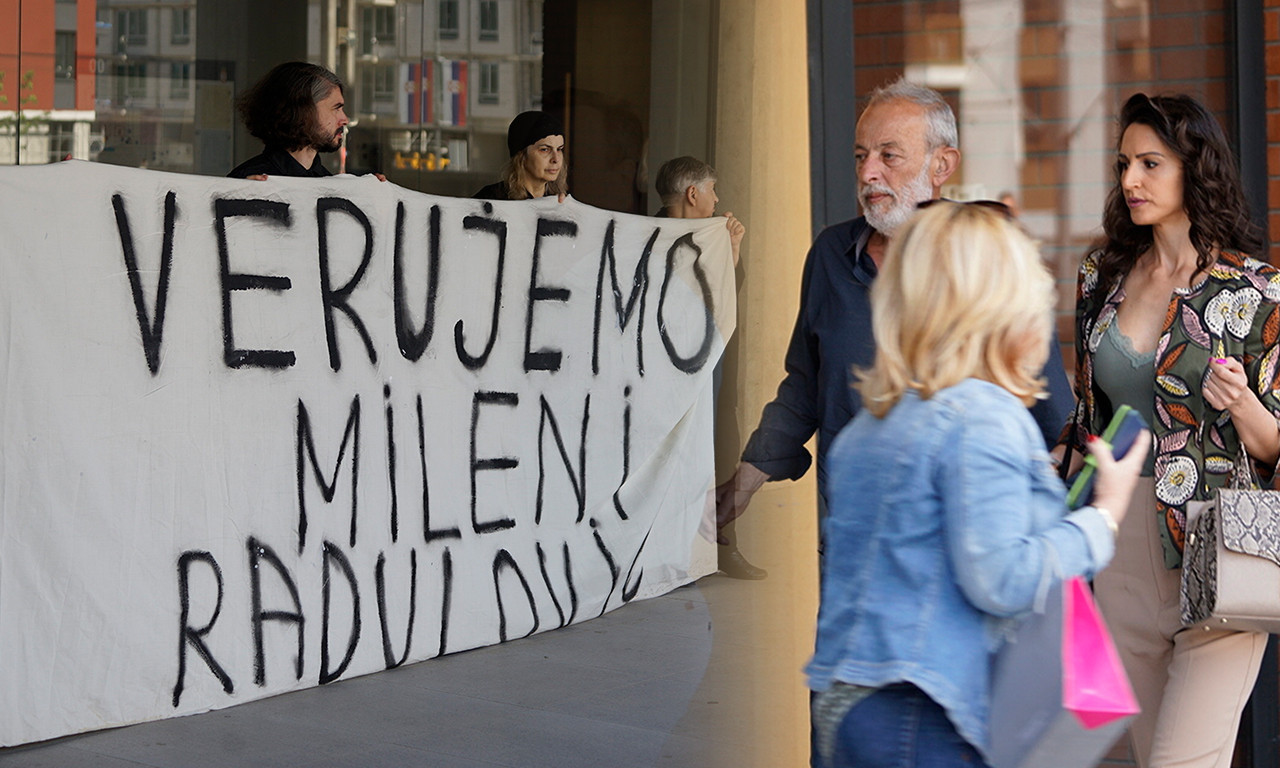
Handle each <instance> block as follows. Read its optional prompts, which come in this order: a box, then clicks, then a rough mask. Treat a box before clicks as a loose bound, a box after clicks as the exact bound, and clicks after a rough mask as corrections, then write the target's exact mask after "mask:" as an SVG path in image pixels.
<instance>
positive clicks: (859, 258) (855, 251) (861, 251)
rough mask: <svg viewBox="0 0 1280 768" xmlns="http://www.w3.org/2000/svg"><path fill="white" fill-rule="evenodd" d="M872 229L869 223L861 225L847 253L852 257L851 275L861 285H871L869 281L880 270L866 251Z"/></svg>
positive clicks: (873, 278)
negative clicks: (860, 229)
mask: <svg viewBox="0 0 1280 768" xmlns="http://www.w3.org/2000/svg"><path fill="white" fill-rule="evenodd" d="M873 231H874V230H872V229H871V225H869V224H868V225H867V226H865V227H863V228H862V231H861V232H859V233H858V236H857V238H855V239H854V241H853V245H852V246H851V247H850V248H849V255H850V257H851V258H852V259H853V276H854V277H855V278H856V279H857V280H858V282H860V283H862V284H863V285H871V281H872V280H875V279H876V275H877V274H879V272H880V270H879V269H878V268H877V267H876V263H875V261H873V260H872V258H871V254H869V253H867V243H869V242H871V233H872V232H873Z"/></svg>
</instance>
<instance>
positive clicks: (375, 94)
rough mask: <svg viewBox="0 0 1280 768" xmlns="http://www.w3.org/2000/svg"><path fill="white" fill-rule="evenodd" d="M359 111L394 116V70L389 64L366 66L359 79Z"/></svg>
mask: <svg viewBox="0 0 1280 768" xmlns="http://www.w3.org/2000/svg"><path fill="white" fill-rule="evenodd" d="M360 111H361V112H364V113H366V114H395V112H396V68H395V66H394V65H391V64H375V65H371V66H366V67H365V68H364V71H363V72H362V75H361V78H360Z"/></svg>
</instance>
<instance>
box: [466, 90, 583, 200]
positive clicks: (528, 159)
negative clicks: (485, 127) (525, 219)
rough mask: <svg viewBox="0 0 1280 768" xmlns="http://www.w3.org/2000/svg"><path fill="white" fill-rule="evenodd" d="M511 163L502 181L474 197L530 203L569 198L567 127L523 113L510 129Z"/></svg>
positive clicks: (552, 119)
mask: <svg viewBox="0 0 1280 768" xmlns="http://www.w3.org/2000/svg"><path fill="white" fill-rule="evenodd" d="M507 151H508V152H509V153H510V159H509V160H508V161H507V165H506V167H505V168H503V171H502V179H501V180H499V181H495V182H494V183H492V184H489V185H487V186H485V187H482V188H481V189H480V190H479V191H478V192H476V193H475V194H474V195H472V197H473V198H476V199H479V200H529V199H536V198H539V197H558V198H560V199H561V200H564V198H565V195H566V194H568V191H567V189H568V188H567V187H566V185H565V176H566V175H567V173H568V170H567V169H566V168H565V157H564V126H563V125H561V124H560V121H559V120H557V119H556V118H555V117H553V116H551V115H549V114H547V113H546V112H539V111H537V110H532V111H529V112H521V113H520V114H518V115H516V118H515V119H514V120H512V121H511V125H510V126H508V127H507Z"/></svg>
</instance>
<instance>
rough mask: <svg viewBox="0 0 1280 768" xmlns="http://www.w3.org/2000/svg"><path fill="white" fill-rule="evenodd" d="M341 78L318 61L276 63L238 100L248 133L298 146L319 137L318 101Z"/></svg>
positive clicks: (270, 143) (271, 142)
mask: <svg viewBox="0 0 1280 768" xmlns="http://www.w3.org/2000/svg"><path fill="white" fill-rule="evenodd" d="M334 88H337V89H338V90H340V91H341V90H343V88H342V80H340V79H339V78H338V76H337V75H335V74H334V73H332V72H330V71H329V70H327V69H325V68H324V67H322V66H319V65H318V64H309V63H307V62H305V61H288V62H285V63H283V64H277V65H276V66H275V67H274V68H273V69H272V70H271V71H270V72H268V73H267V74H266V75H264V76H263V78H262V79H261V80H259V81H258V82H257V83H255V84H254V85H253V87H251V88H250V89H249V90H247V91H245V92H244V95H242V96H241V97H240V98H239V99H238V100H237V102H236V107H237V108H238V109H239V110H240V117H241V118H243V119H244V125H245V127H246V128H248V129H249V133H251V134H252V135H254V136H255V137H257V138H258V139H260V140H261V141H262V143H263V144H265V145H267V146H268V147H271V148H280V149H285V150H289V151H292V150H295V149H300V148H302V147H306V146H310V145H311V144H312V143H313V142H315V141H316V140H317V139H319V138H322V137H319V136H318V135H317V134H318V132H319V128H318V126H317V123H318V118H317V115H316V104H317V103H318V102H320V101H322V100H324V99H325V98H326V97H328V95H329V94H330V92H332V91H333V89H334Z"/></svg>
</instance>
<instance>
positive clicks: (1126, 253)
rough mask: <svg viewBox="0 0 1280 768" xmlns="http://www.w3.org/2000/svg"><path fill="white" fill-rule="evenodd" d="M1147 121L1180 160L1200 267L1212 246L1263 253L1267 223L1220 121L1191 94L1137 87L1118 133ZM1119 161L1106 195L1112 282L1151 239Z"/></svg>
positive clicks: (1106, 277) (1105, 275) (1101, 274)
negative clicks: (1254, 210)
mask: <svg viewBox="0 0 1280 768" xmlns="http://www.w3.org/2000/svg"><path fill="white" fill-rule="evenodd" d="M1135 123H1138V124H1141V125H1145V126H1147V127H1148V128H1150V129H1151V130H1153V131H1155V133H1156V136H1158V137H1159V138H1160V141H1161V142H1163V143H1164V145H1165V146H1166V147H1168V148H1169V151H1170V152H1172V153H1173V154H1174V156H1176V157H1177V158H1178V160H1180V161H1181V162H1182V207H1183V209H1184V210H1185V211H1186V212H1187V218H1188V219H1190V220H1191V233H1190V237H1191V244H1192V245H1193V246H1195V249H1196V254H1197V255H1198V258H1197V260H1196V265H1197V267H1198V271H1199V272H1204V271H1207V270H1208V269H1209V267H1211V266H1212V265H1213V262H1214V258H1215V257H1214V251H1215V250H1228V251H1237V252H1239V253H1241V254H1243V255H1246V256H1263V248H1264V242H1263V235H1262V229H1261V228H1260V227H1259V226H1258V225H1257V224H1255V223H1254V222H1253V221H1252V220H1251V219H1250V218H1249V206H1248V204H1247V203H1246V202H1245V198H1244V190H1243V188H1242V187H1241V185H1240V174H1239V172H1238V171H1237V170H1236V164H1235V159H1234V158H1233V157H1232V155H1231V149H1230V147H1229V146H1228V145H1227V138H1226V136H1225V135H1224V134H1223V132H1222V127H1221V126H1219V125H1218V121H1217V120H1215V119H1214V117H1213V115H1212V114H1210V113H1209V110H1207V109H1205V108H1204V106H1203V105H1202V104H1200V102H1198V101H1196V100H1195V99H1193V98H1191V97H1190V96H1186V95H1182V94H1178V95H1174V96H1147V95H1146V94H1143V93H1135V94H1134V95H1133V96H1130V97H1129V100H1128V101H1126V102H1125V103H1124V107H1123V108H1121V110H1120V136H1119V138H1118V139H1117V143H1118V142H1119V140H1120V139H1122V138H1123V137H1124V132H1125V130H1126V129H1127V128H1128V127H1129V126H1131V125H1133V124H1135ZM1123 173H1124V170H1123V169H1122V168H1121V166H1120V163H1119V162H1117V163H1116V183H1115V185H1114V186H1112V188H1111V192H1110V193H1109V194H1108V195H1107V204H1106V208H1105V210H1104V213H1103V217H1102V229H1103V232H1104V233H1105V236H1104V237H1103V239H1102V240H1101V241H1100V243H1099V244H1098V247H1099V248H1100V250H1101V251H1102V256H1101V259H1100V260H1099V263H1098V279H1099V284H1100V285H1102V286H1107V287H1109V286H1111V285H1113V284H1114V283H1115V281H1117V280H1120V279H1121V278H1123V276H1124V275H1126V274H1128V272H1129V270H1130V269H1131V268H1132V267H1133V264H1134V262H1136V261H1137V259H1138V257H1139V256H1141V255H1142V254H1143V253H1144V252H1145V251H1146V250H1147V249H1148V248H1150V247H1151V241H1152V234H1151V227H1150V226H1139V225H1137V224H1134V223H1133V219H1131V218H1130V216H1129V206H1128V205H1127V203H1126V202H1125V193H1124V188H1123V185H1122V182H1121V177H1122V175H1123Z"/></svg>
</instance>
